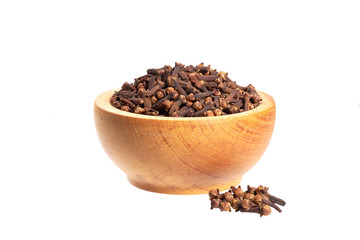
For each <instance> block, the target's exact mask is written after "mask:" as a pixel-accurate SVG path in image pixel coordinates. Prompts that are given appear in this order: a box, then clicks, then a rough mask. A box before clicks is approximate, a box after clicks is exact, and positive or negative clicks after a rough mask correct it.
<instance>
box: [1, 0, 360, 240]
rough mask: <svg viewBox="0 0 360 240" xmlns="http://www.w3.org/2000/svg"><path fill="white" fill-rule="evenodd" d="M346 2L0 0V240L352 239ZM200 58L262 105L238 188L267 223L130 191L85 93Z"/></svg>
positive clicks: (359, 46)
mask: <svg viewBox="0 0 360 240" xmlns="http://www.w3.org/2000/svg"><path fill="white" fill-rule="evenodd" d="M359 13H360V3H359V2H358V1H314V0H312V1H306V0H303V1H224V3H220V1H195V0H193V1H123V2H122V1H10V0H9V1H1V3H0V80H1V85H0V111H1V118H0V123H1V124H0V143H1V145H0V239H4V240H5V239H140V238H145V239H184V238H185V237H186V238H187V239H195V238H197V239H227V238H231V239H240V238H247V239H260V238H261V239H274V238H277V239H303V238H305V237H306V238H309V239H314V238H320V239H325V238H327V237H333V238H341V239H345V238H347V239H356V238H357V239H358V238H359V232H358V221H357V220H356V219H357V218H358V217H359V214H360V210H359V198H360V194H359V189H358V186H359V180H360V178H359V167H358V162H359V160H360V154H359V147H360V137H359V136H360V135H359V134H360V127H359V125H360V93H359V91H360V14H359ZM175 61H178V62H181V63H184V64H187V65H188V64H194V65H195V64H198V63H200V62H202V61H204V62H205V64H211V65H212V67H214V68H217V69H218V70H224V71H227V72H229V76H230V77H231V78H232V79H233V80H236V81H237V83H238V84H240V85H247V84H249V83H252V84H253V85H254V86H255V87H257V89H260V90H262V91H264V92H266V93H268V94H270V95H272V96H273V97H274V98H275V100H276V103H277V120H276V126H275V130H274V134H273V138H272V141H271V143H270V145H269V147H268V149H267V151H266V153H265V154H264V156H263V157H262V159H261V160H260V161H259V162H258V164H257V165H256V166H255V167H254V168H253V169H251V170H250V171H249V172H248V173H247V174H246V175H245V176H244V178H243V182H242V186H243V187H245V186H246V185H248V184H250V185H253V186H258V185H260V184H262V185H266V186H270V192H271V193H273V194H274V195H277V196H279V197H281V198H284V199H285V200H286V201H287V205H286V206H285V207H283V212H282V213H281V214H279V213H277V212H276V211H273V213H272V214H271V215H270V216H268V217H262V218H260V217H259V216H258V215H255V214H241V213H234V212H232V213H221V212H219V211H217V210H213V211H210V210H209V201H208V197H207V196H206V195H195V196H176V195H165V194H156V193H151V192H146V191H142V190H139V189H137V188H135V187H133V186H131V185H130V184H129V183H128V182H127V179H126V176H125V174H124V173H123V172H121V171H120V170H119V169H118V168H117V167H116V166H115V165H114V164H113V163H112V162H111V160H110V159H109V158H108V157H107V155H106V154H105V152H104V151H103V149H102V147H101V145H100V142H99V140H98V138H97V135H96V131H95V126H94V122H93V102H94V99H95V97H96V96H97V95H98V94H100V93H101V92H104V91H106V90H109V89H114V88H118V87H120V86H121V85H122V83H123V82H124V81H130V82H131V81H132V80H133V79H134V78H135V77H138V76H140V75H143V74H144V73H145V71H146V69H148V68H152V67H162V66H163V65H164V64H170V65H173V64H174V62H175Z"/></svg>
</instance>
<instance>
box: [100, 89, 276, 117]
mask: <svg viewBox="0 0 360 240" xmlns="http://www.w3.org/2000/svg"><path fill="white" fill-rule="evenodd" d="M120 89H121V88H117V89H113V90H108V91H105V92H103V93H101V94H100V95H98V96H97V97H96V99H95V103H94V106H95V107H98V108H99V109H101V110H103V111H105V112H108V113H111V114H114V115H118V116H123V117H128V118H136V119H146V120H161V121H204V119H206V120H210V119H219V118H222V119H226V118H232V117H245V116H248V115H252V114H257V113H260V112H263V111H266V110H267V109H269V108H271V107H273V106H275V101H274V98H273V97H271V96H270V95H268V94H266V93H264V92H261V91H259V90H256V91H257V92H258V94H259V95H260V97H261V99H262V102H261V104H260V105H259V106H258V107H256V108H254V109H251V110H248V111H245V112H241V113H234V114H227V115H221V116H213V117H168V116H151V115H144V114H138V113H132V112H126V111H123V110H120V109H118V108H116V107H114V106H113V105H111V103H110V98H111V97H112V95H113V94H114V92H115V91H119V90H120Z"/></svg>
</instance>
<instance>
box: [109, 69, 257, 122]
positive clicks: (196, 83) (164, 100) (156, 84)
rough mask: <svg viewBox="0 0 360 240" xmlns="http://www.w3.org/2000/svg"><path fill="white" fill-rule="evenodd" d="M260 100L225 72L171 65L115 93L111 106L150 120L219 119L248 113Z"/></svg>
mask: <svg viewBox="0 0 360 240" xmlns="http://www.w3.org/2000/svg"><path fill="white" fill-rule="evenodd" d="M261 100H262V99H261V97H260V96H259V94H258V93H257V92H256V90H255V87H254V86H252V85H251V84H250V85H248V86H247V87H241V86H239V85H237V84H236V82H234V81H232V80H231V79H230V78H229V77H228V74H227V73H225V72H222V71H220V72H217V71H216V70H214V69H211V68H210V65H209V66H204V64H203V63H201V64H199V65H197V66H196V67H194V66H192V65H190V66H184V65H183V64H181V63H175V67H174V68H172V67H171V66H168V65H165V66H164V67H162V68H159V69H148V70H147V74H146V75H144V76H142V77H139V78H136V79H135V82H134V83H127V82H126V83H124V85H123V86H122V88H121V90H120V91H115V93H114V94H113V96H112V98H111V104H112V105H113V106H114V107H116V108H119V109H121V110H123V111H127V112H133V113H138V114H146V115H152V116H158V115H161V116H170V117H203V116H207V117H210V116H220V115H226V114H233V113H240V112H244V111H248V110H251V109H253V108H255V107H257V106H259V105H260V102H261Z"/></svg>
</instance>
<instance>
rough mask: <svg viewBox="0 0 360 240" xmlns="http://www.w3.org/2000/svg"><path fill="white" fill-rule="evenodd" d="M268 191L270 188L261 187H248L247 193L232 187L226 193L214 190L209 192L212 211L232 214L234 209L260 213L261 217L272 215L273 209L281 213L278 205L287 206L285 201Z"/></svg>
mask: <svg viewBox="0 0 360 240" xmlns="http://www.w3.org/2000/svg"><path fill="white" fill-rule="evenodd" d="M268 190H269V188H268V187H263V186H261V185H260V186H259V187H257V188H255V187H250V186H248V187H247V190H246V191H243V190H242V189H241V187H240V186H238V187H237V188H236V187H234V186H231V187H230V190H229V191H227V192H225V193H220V192H219V189H212V190H210V191H209V197H210V201H211V209H213V208H220V210H221V211H228V212H230V211H231V208H233V209H234V210H235V211H236V212H238V211H240V212H248V213H258V214H260V217H262V216H267V215H270V213H271V208H274V209H276V210H277V211H278V212H281V211H282V210H281V209H280V208H279V206H277V205H276V204H279V205H281V206H285V204H286V203H285V201H284V200H282V199H280V198H278V197H275V196H273V195H271V194H269V193H268Z"/></svg>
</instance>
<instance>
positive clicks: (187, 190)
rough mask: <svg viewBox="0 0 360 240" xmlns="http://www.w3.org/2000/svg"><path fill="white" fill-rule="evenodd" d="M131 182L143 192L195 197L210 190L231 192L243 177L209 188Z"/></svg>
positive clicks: (131, 180)
mask: <svg viewBox="0 0 360 240" xmlns="http://www.w3.org/2000/svg"><path fill="white" fill-rule="evenodd" d="M128 180H129V182H130V183H131V184H132V185H133V186H135V187H137V188H140V189H142V190H145V191H149V192H156V193H165V194H175V195H195V194H208V193H209V190H210V189H219V191H220V192H223V191H226V190H229V189H230V187H231V186H238V185H239V184H240V182H241V180H242V176H241V177H239V178H237V179H235V180H232V181H227V182H226V183H223V184H218V185H209V186H198V185H196V184H193V185H191V184H189V187H185V186H183V187H175V186H171V185H167V186H166V185H163V184H162V185H156V184H151V183H146V182H141V181H137V180H135V179H130V178H128Z"/></svg>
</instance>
